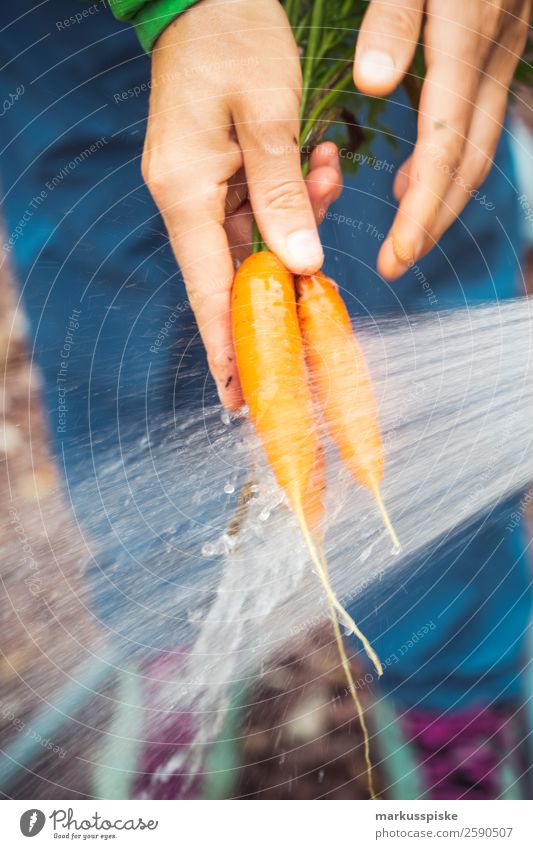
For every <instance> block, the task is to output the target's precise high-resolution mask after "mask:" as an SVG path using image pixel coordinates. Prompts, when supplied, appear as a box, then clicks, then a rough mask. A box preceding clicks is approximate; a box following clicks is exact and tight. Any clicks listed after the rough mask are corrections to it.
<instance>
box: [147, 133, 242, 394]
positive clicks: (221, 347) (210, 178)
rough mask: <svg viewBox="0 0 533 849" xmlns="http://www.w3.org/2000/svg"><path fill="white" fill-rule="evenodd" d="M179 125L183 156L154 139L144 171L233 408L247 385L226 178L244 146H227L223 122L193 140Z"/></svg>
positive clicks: (215, 371)
mask: <svg viewBox="0 0 533 849" xmlns="http://www.w3.org/2000/svg"><path fill="white" fill-rule="evenodd" d="M173 130H174V133H175V139H174V140H173V141H172V143H169V145H168V150H169V151H173V150H175V149H179V150H180V154H181V155H180V157H169V156H167V154H166V152H165V151H166V150H167V147H166V146H165V147H164V148H162V147H161V145H160V144H159V143H158V144H157V145H155V146H154V147H153V148H152V147H151V137H150V136H148V137H147V142H146V146H145V152H144V155H143V176H144V178H145V180H146V183H147V184H148V187H149V189H150V191H151V193H152V195H153V197H154V200H155V201H156V203H157V205H158V207H159V209H160V211H161V214H162V216H163V219H164V222H165V225H166V228H167V231H168V235H169V239H170V244H171V246H172V249H173V251H174V254H175V256H176V260H177V262H178V264H179V266H180V268H181V271H182V274H183V278H184V281H185V286H186V289H187V295H188V298H189V302H190V305H191V309H192V310H193V312H194V314H195V317H196V321H197V324H198V329H199V331H200V335H201V337H202V341H203V343H204V345H205V348H206V352H207V359H208V362H209V367H210V370H211V373H212V375H213V378H214V380H215V383H216V386H217V390H218V393H219V396H220V399H221V401H222V403H223V404H225V406H227V407H230V408H231V407H234V406H236V405H237V404H238V403H239V402H240V389H239V380H238V376H237V368H236V365H235V358H234V355H233V345H232V336H231V324H230V292H231V284H232V280H233V262H232V259H231V255H230V251H229V246H228V242H227V239H226V234H225V232H224V226H223V223H224V206H225V199H226V182H227V180H228V179H229V176H230V174H232V173H234V172H235V171H236V170H238V167H239V165H240V163H241V161H242V160H241V156H240V151H239V150H238V147H237V145H236V144H235V145H234V146H233V147H232V146H229V147H228V146H227V142H226V133H225V127H224V126H223V125H222V130H220V129H219V130H217V129H216V128H212V127H209V128H205V129H203V130H202V131H201V132H199V133H196V134H193V135H194V137H193V138H191V133H190V129H187V128H184V127H180V125H179V123H178V121H177V120H175V121H174V122H173ZM222 146H223V147H224V148H225V149H224V150H223V151H222ZM217 152H218V155H217Z"/></svg>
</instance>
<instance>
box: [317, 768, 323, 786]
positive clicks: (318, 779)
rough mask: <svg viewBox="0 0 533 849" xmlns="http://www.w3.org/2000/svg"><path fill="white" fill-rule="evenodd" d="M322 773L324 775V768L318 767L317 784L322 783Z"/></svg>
mask: <svg viewBox="0 0 533 849" xmlns="http://www.w3.org/2000/svg"><path fill="white" fill-rule="evenodd" d="M324 775H325V773H324V770H323V769H319V770H318V776H317V781H318V783H319V784H322V782H323V781H324Z"/></svg>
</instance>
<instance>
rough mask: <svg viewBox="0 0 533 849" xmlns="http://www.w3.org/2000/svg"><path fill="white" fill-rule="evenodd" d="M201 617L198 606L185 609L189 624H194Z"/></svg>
mask: <svg viewBox="0 0 533 849" xmlns="http://www.w3.org/2000/svg"><path fill="white" fill-rule="evenodd" d="M201 619H202V611H201V609H200V608H199V607H198V608H196V610H188V611H187V621H188V622H190V623H191V625H196V624H197V623H198V622H200V621H201Z"/></svg>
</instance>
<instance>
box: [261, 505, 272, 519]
mask: <svg viewBox="0 0 533 849" xmlns="http://www.w3.org/2000/svg"><path fill="white" fill-rule="evenodd" d="M269 519H270V510H269V509H268V507H265V509H264V510H261V512H260V514H259V521H260V522H268V520H269Z"/></svg>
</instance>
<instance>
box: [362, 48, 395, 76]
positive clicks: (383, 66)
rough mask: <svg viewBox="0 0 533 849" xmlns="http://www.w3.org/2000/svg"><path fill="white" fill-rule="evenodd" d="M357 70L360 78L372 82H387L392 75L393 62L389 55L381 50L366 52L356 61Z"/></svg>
mask: <svg viewBox="0 0 533 849" xmlns="http://www.w3.org/2000/svg"><path fill="white" fill-rule="evenodd" d="M357 68H358V71H359V73H360V74H361V76H364V77H365V78H366V79H367V80H372V81H373V82H387V81H388V80H389V79H390V78H391V77H392V75H393V74H394V68H395V66H394V61H393V59H392V56H391V55H390V54H389V53H385V52H384V51H382V50H368V51H367V52H366V53H363V55H362V56H361V58H358V59H357Z"/></svg>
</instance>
